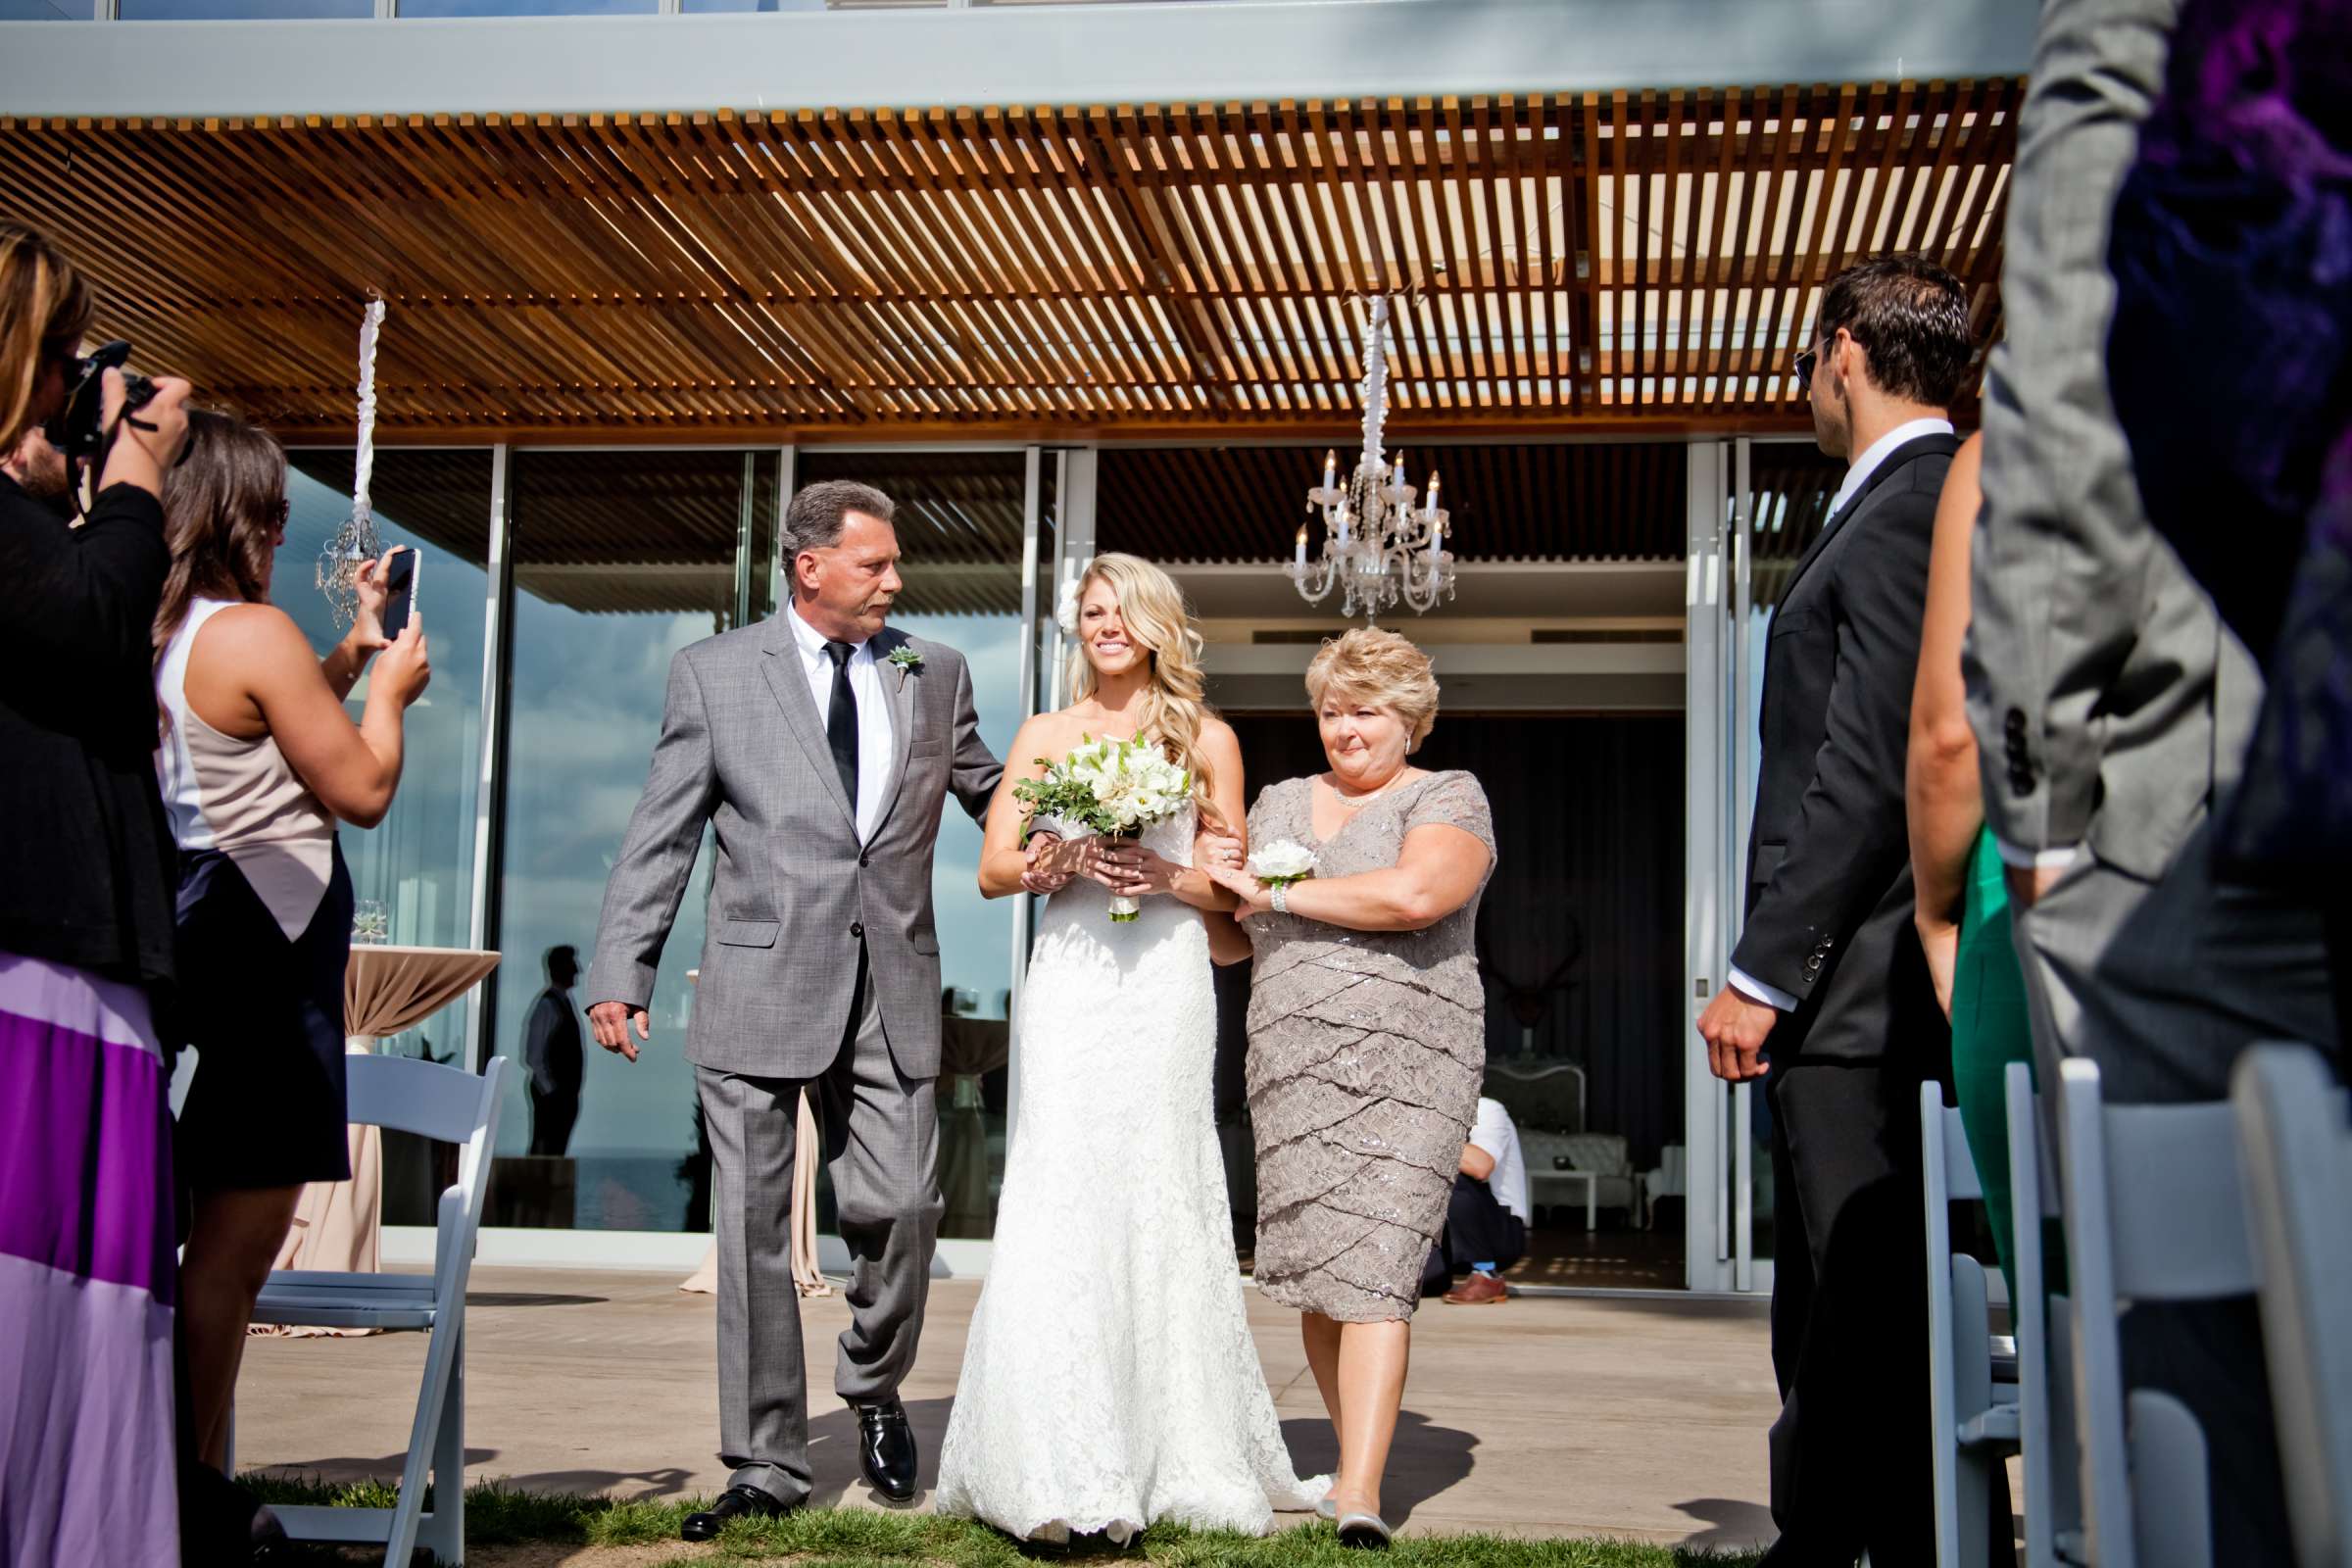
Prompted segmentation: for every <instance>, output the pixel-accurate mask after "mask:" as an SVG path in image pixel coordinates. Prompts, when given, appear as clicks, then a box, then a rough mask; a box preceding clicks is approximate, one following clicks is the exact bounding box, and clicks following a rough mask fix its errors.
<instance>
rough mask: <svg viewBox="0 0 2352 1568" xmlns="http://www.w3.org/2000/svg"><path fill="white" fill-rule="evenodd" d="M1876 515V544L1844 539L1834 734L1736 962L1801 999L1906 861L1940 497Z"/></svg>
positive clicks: (1906, 495)
mask: <svg viewBox="0 0 2352 1568" xmlns="http://www.w3.org/2000/svg"><path fill="white" fill-rule="evenodd" d="M1874 512H1875V515H1872V516H1870V517H1869V518H1868V519H1867V526H1868V528H1869V535H1868V537H1866V538H1858V539H1854V540H1851V541H1848V544H1847V547H1846V549H1845V550H1844V551H1843V553H1842V559H1841V560H1839V562H1838V565H1837V572H1838V575H1837V577H1836V579H1835V581H1834V582H1833V584H1832V585H1831V592H1832V593H1833V594H1834V595H1835V599H1836V602H1835V605H1834V609H1833V613H1835V615H1836V616H1837V632H1838V663H1837V669H1836V672H1835V674H1834V675H1833V676H1832V677H1831V687H1830V703H1829V733H1828V736H1827V738H1826V739H1824V740H1823V742H1822V745H1821V750H1820V751H1819V752H1817V753H1815V754H1814V759H1813V781H1812V783H1811V784H1809V785H1808V786H1806V789H1805V794H1804V799H1803V802H1802V803H1801V804H1800V806H1799V807H1798V817H1797V827H1796V830H1795V831H1794V832H1793V833H1791V834H1790V835H1789V848H1788V853H1787V855H1786V856H1785V857H1784V858H1783V859H1782V861H1781V864H1780V868H1779V869H1778V870H1777V871H1775V872H1774V873H1773V877H1772V880H1771V882H1770V883H1769V884H1768V885H1767V886H1766V887H1765V889H1764V892H1763V893H1762V895H1761V896H1760V897H1758V899H1757V900H1756V904H1755V907H1754V908H1752V909H1751V910H1749V911H1748V916H1747V923H1746V926H1745V927H1744V930H1743V933H1742V935H1741V936H1740V945H1739V947H1738V948H1737V949H1736V950H1735V951H1734V952H1733V954H1732V963H1733V965H1734V966H1735V967H1736V968H1739V969H1740V970H1742V971H1744V972H1745V973H1747V974H1750V975H1753V976H1754V977H1755V978H1756V979H1758V980H1761V981H1762V982H1764V983H1765V984H1766V985H1769V986H1772V987H1775V988H1777V989H1779V990H1782V991H1786V992H1788V993H1789V995H1791V996H1793V997H1796V998H1798V999H1799V1000H1800V1001H1801V1000H1802V999H1803V998H1804V997H1805V996H1807V995H1808V994H1809V993H1810V992H1811V991H1812V989H1813V982H1814V981H1815V979H1817V978H1818V977H1819V975H1820V973H1821V971H1822V968H1823V966H1824V965H1825V964H1826V963H1827V962H1828V961H1829V959H1830V958H1831V956H1834V955H1835V953H1836V952H1837V950H1838V949H1839V948H1842V947H1843V946H1844V945H1845V944H1846V942H1847V941H1848V939H1850V938H1851V937H1852V936H1853V934H1854V932H1855V931H1856V930H1857V929H1859V928H1860V926H1861V924H1862V922H1863V920H1864V919H1865V918H1866V917H1867V916H1868V915H1869V913H1870V911H1871V909H1872V908H1873V907H1875V906H1876V905H1877V904H1878V903H1879V901H1880V900H1881V899H1883V898H1885V897H1886V896H1887V888H1888V887H1889V886H1890V885H1891V884H1892V882H1893V880H1894V878H1895V877H1896V876H1897V875H1899V874H1900V872H1901V870H1902V868H1903V866H1904V865H1905V864H1906V863H1908V857H1909V854H1910V848H1909V841H1908V839H1907V838H1906V836H1905V831H1904V818H1903V763H1904V752H1905V748H1906V746H1907V744H1908V742H1909V738H1910V725H1911V687H1912V682H1913V679H1914V676H1915V675H1916V673H1917V670H1918V667H1919V628H1920V621H1921V619H1922V617H1923V616H1924V615H1925V614H1926V612H1927V596H1928V555H1929V549H1930V545H1931V542H1932V540H1933V538H1934V532H1935V520H1936V494H1935V491H1934V490H1933V489H1923V490H1905V491H1904V492H1902V493H1901V494H1898V495H1893V496H1889V497H1888V498H1887V501H1886V502H1885V503H1884V504H1883V505H1881V506H1880V507H1878V508H1876V509H1874ZM1862 520H1863V519H1861V518H1857V519H1856V521H1862Z"/></svg>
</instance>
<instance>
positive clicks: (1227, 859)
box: [1200, 833, 1266, 919]
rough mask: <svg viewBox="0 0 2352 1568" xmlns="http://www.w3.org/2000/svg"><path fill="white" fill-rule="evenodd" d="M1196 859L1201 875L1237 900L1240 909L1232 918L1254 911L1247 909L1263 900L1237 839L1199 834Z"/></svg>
mask: <svg viewBox="0 0 2352 1568" xmlns="http://www.w3.org/2000/svg"><path fill="white" fill-rule="evenodd" d="M1200 858H1201V874H1202V875H1204V876H1206V877H1207V878H1208V879H1209V880H1210V881H1211V882H1214V883H1215V884H1216V885H1217V886H1219V887H1221V888H1223V889H1225V891H1227V892H1228V893H1231V894H1234V895H1236V896H1237V897H1239V898H1240V899H1241V901H1242V907H1240V908H1239V909H1236V910H1235V911H1234V917H1235V918H1236V919H1242V918H1246V917H1248V916H1249V915H1250V914H1252V913H1254V912H1255V911H1254V910H1253V909H1252V908H1251V906H1252V905H1253V904H1256V903H1260V902H1262V901H1263V900H1264V898H1265V892H1266V890H1265V885H1264V884H1263V883H1261V882H1259V881H1258V879H1257V878H1256V877H1254V876H1251V875H1250V866H1249V856H1248V854H1247V853H1246V852H1245V851H1244V849H1243V847H1242V841H1241V840H1240V839H1237V838H1234V837H1232V836H1231V835H1230V834H1224V833H1203V834H1202V835H1201V847H1200Z"/></svg>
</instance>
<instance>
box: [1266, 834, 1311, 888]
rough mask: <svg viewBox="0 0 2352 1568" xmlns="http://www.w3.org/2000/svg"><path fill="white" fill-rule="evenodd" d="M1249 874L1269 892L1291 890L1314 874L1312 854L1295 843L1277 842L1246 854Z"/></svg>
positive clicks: (1295, 841)
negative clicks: (1278, 889) (1248, 856)
mask: <svg viewBox="0 0 2352 1568" xmlns="http://www.w3.org/2000/svg"><path fill="white" fill-rule="evenodd" d="M1314 874H1315V852H1314V851H1312V850H1310V849H1308V848H1307V847H1306V846H1305V845H1303V844H1300V843H1299V842H1298V841H1297V840H1295V839H1277V840H1275V841H1274V842H1273V843H1272V844H1269V845H1267V846H1265V847H1264V848H1263V849H1258V850H1252V851H1250V875H1251V876H1253V877H1255V878H1257V879H1258V880H1259V881H1260V882H1263V883H1264V884H1265V885H1266V886H1268V887H1270V888H1287V887H1295V886H1297V885H1298V884H1299V883H1300V882H1303V881H1305V880H1306V879H1307V878H1308V877H1310V876H1313V875H1314Z"/></svg>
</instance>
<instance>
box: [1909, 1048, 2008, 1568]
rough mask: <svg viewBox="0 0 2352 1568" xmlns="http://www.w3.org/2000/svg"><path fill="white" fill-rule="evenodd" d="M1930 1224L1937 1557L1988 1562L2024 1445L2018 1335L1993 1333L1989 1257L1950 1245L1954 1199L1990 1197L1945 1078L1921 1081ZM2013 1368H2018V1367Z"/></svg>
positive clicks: (1957, 1566)
mask: <svg viewBox="0 0 2352 1568" xmlns="http://www.w3.org/2000/svg"><path fill="white" fill-rule="evenodd" d="M1919 1132H1920V1138H1921V1141H1922V1143H1923V1145H1924V1146H1925V1153H1926V1158H1925V1160H1924V1162H1923V1163H1924V1165H1925V1167H1926V1175H1927V1224H1928V1419H1929V1422H1930V1435H1931V1438H1932V1449H1933V1453H1934V1457H1935V1465H1934V1468H1935V1477H1936V1561H1937V1562H1938V1563H1940V1564H1942V1565H1943V1568H1981V1565H1982V1564H1985V1563H1987V1562H1989V1561H1990V1560H1991V1555H1992V1543H1991V1542H1990V1541H1989V1540H1987V1539H1986V1536H1985V1531H1986V1528H1987V1524H1988V1521H1989V1519H1990V1515H1991V1509H1992V1488H1993V1480H1994V1476H1995V1473H1996V1472H1997V1471H1998V1469H1999V1467H2000V1466H2001V1465H2002V1464H2003V1463H2004V1462H2005V1461H2006V1459H2007V1457H2008V1455H2009V1454H2011V1453H2013V1452H2015V1451H2016V1450H2017V1446H2018V1439H2019V1434H2020V1419H2019V1411H2018V1406H2017V1393H2018V1391H2017V1385H2016V1383H2015V1382H2014V1381H2011V1380H2009V1379H2006V1378H2003V1377H2002V1376H2000V1374H2001V1373H2005V1372H2011V1370H2012V1363H2013V1361H2014V1358H2015V1353H2016V1351H2015V1342H2014V1341H2013V1340H2012V1339H2011V1338H2010V1337H2009V1336H2006V1335H1995V1334H1994V1333H1993V1332H1992V1296H1993V1289H1992V1282H1991V1281H1990V1279H1989V1278H1988V1277H1987V1276H1986V1274H1985V1265H1984V1264H1982V1263H1980V1262H1978V1261H1977V1260H1976V1259H1975V1258H1973V1257H1970V1256H1968V1255H1967V1254H1965V1253H1956V1252H1954V1251H1953V1250H1952V1227H1951V1212H1952V1211H1951V1205H1952V1204H1953V1203H1956V1202H1957V1203H1967V1202H1983V1201H1985V1187H1984V1183H1983V1182H1982V1181H1981V1180H1979V1178H1978V1176H1977V1167H1976V1163H1975V1161H1974V1160H1973V1159H1972V1158H1971V1157H1970V1155H1969V1152H1968V1135H1967V1133H1966V1132H1965V1131H1964V1130H1963V1129H1962V1126H1961V1123H1960V1113H1959V1112H1958V1111H1956V1110H1946V1109H1945V1108H1944V1104H1943V1090H1942V1087H1941V1086H1940V1085H1937V1084H1935V1083H1924V1084H1921V1085H1920V1086H1919ZM2012 1376H2013V1374H2012Z"/></svg>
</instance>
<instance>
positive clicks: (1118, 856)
mask: <svg viewBox="0 0 2352 1568" xmlns="http://www.w3.org/2000/svg"><path fill="white" fill-rule="evenodd" d="M1103 864H1104V867H1105V869H1107V870H1108V872H1109V873H1110V875H1109V876H1108V877H1107V878H1105V879H1104V880H1103V886H1104V887H1106V888H1108V889H1110V891H1111V892H1113V893H1117V894H1122V895H1124V896H1125V897H1127V898H1131V899H1142V898H1149V897H1150V896H1151V895H1152V894H1154V893H1168V892H1172V891H1174V889H1175V886H1176V878H1177V876H1178V875H1180V874H1181V873H1182V872H1183V870H1184V867H1183V866H1181V865H1178V864H1177V863H1176V862H1175V861H1173V860H1171V859H1169V858H1166V857H1165V856H1163V855H1161V854H1160V853H1159V852H1158V851H1156V850H1147V849H1145V848H1144V847H1143V846H1142V845H1140V844H1122V845H1119V846H1118V847H1117V848H1115V849H1110V850H1105V851H1104V852H1103Z"/></svg>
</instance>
